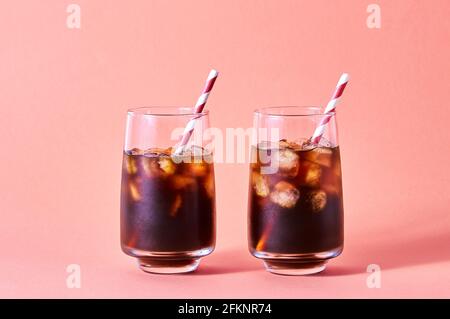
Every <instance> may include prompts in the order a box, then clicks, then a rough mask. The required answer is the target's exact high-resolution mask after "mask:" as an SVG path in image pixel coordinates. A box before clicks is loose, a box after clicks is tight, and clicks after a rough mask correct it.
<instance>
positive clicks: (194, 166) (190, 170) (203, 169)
mask: <svg viewBox="0 0 450 319" xmlns="http://www.w3.org/2000/svg"><path fill="white" fill-rule="evenodd" d="M185 165H186V166H185V168H186V174H190V175H193V176H199V177H201V176H205V175H206V173H208V164H207V163H205V162H203V161H200V162H197V163H196V162H193V163H189V164H185Z"/></svg>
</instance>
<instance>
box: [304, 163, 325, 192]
mask: <svg viewBox="0 0 450 319" xmlns="http://www.w3.org/2000/svg"><path fill="white" fill-rule="evenodd" d="M304 169H305V176H304V183H305V184H306V186H309V187H317V186H319V184H320V177H321V175H322V169H321V168H320V165H318V164H316V163H311V162H310V163H308V164H306V165H305V167H304Z"/></svg>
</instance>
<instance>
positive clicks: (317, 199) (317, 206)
mask: <svg viewBox="0 0 450 319" xmlns="http://www.w3.org/2000/svg"><path fill="white" fill-rule="evenodd" d="M306 201H307V203H308V204H309V205H310V207H311V210H312V211H313V212H314V213H319V212H321V211H322V210H323V209H324V208H325V205H326V204H327V194H326V193H325V192H324V191H322V190H315V191H312V192H310V193H309V194H308V196H307V200H306Z"/></svg>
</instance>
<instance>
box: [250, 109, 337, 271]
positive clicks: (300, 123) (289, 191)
mask: <svg viewBox="0 0 450 319" xmlns="http://www.w3.org/2000/svg"><path fill="white" fill-rule="evenodd" d="M325 116H331V119H330V122H329V123H328V124H327V127H326V129H325V132H324V135H323V137H322V139H321V140H320V142H319V143H318V144H312V143H311V142H309V139H310V137H311V136H312V134H313V132H314V130H315V128H316V127H317V126H318V125H319V123H321V121H322V120H323V119H324V117H325ZM254 128H255V133H256V134H255V137H254V140H253V143H252V144H253V145H252V152H251V154H252V160H251V167H250V187H249V209H248V233H249V249H250V252H251V253H252V254H253V255H254V256H255V257H257V258H260V259H262V260H263V262H264V264H265V267H266V269H267V270H268V271H270V272H272V273H277V274H284V275H304V274H312V273H317V272H320V271H322V270H323V269H325V264H326V262H327V260H328V259H330V258H333V257H336V256H338V255H339V254H340V253H341V252H342V248H343V217H344V214H343V213H344V211H343V203H342V182H341V164H340V163H341V161H340V154H339V145H338V138H337V129H336V116H335V114H334V113H330V114H328V115H326V114H323V113H322V112H321V109H320V108H318V107H299V106H291V107H267V108H262V109H259V110H257V111H255V113H254Z"/></svg>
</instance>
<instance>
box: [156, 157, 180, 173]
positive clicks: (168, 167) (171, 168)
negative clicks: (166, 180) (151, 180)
mask: <svg viewBox="0 0 450 319" xmlns="http://www.w3.org/2000/svg"><path fill="white" fill-rule="evenodd" d="M158 164H159V168H161V169H162V170H163V171H164V173H166V174H167V175H172V174H173V173H175V169H176V166H175V164H174V163H173V162H172V159H171V158H170V157H169V156H161V157H160V158H159V159H158Z"/></svg>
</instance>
